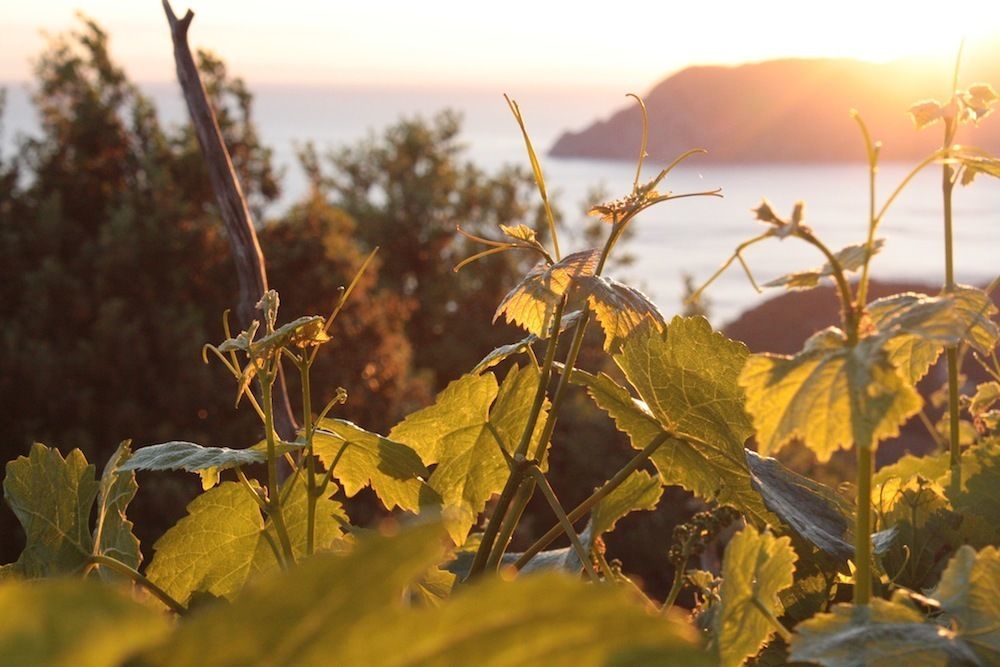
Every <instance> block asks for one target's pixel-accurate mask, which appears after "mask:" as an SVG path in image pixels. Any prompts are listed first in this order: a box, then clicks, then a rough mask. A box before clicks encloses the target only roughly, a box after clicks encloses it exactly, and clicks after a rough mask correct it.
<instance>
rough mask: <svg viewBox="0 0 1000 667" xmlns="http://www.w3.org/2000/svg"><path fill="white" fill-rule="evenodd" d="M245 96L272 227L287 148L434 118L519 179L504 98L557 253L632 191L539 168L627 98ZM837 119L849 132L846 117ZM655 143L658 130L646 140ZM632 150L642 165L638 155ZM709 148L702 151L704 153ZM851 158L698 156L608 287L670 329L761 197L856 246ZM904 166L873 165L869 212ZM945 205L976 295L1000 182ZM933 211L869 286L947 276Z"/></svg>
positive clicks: (898, 205) (738, 278)
mask: <svg viewBox="0 0 1000 667" xmlns="http://www.w3.org/2000/svg"><path fill="white" fill-rule="evenodd" d="M0 86H3V87H4V88H6V89H7V108H6V111H5V114H4V116H3V133H2V136H0V147H2V149H3V150H4V151H5V152H7V153H9V151H11V150H12V148H13V147H14V146H16V144H17V142H18V141H19V140H20V138H21V137H24V136H26V135H30V134H33V133H37V131H38V123H37V118H36V117H35V115H34V111H33V108H32V105H31V101H30V99H31V98H30V95H31V92H30V88H29V87H28V86H27V84H24V83H8V84H0ZM142 88H143V90H144V91H145V92H146V93H147V94H148V95H149V96H150V97H152V99H153V100H154V102H155V104H156V106H157V109H158V111H159V113H160V116H161V119H162V120H163V121H164V122H165V123H167V124H177V123H181V122H183V121H184V119H185V118H186V116H185V113H186V110H185V108H184V106H183V101H182V99H181V97H180V93H179V90H178V88H177V86H176V85H175V84H173V83H157V84H148V85H144V86H142ZM252 90H253V92H254V95H255V106H254V114H255V118H256V122H257V124H258V127H259V130H260V133H261V136H262V138H263V140H264V142H265V143H267V144H268V145H270V146H271V147H272V148H273V149H274V156H275V160H276V162H277V163H278V164H279V165H280V166H281V167H282V169H283V170H284V178H283V183H284V192H283V195H282V198H281V199H280V200H279V201H278V202H277V203H276V204H275V205H273V207H272V208H271V209H270V210H269V211H268V212H267V213H268V215H271V216H277V215H280V213H281V211H282V210H283V209H285V208H287V207H288V206H290V205H291V204H292V203H293V202H294V201H296V200H297V199H298V198H299V197H301V196H302V195H303V194H304V192H305V188H306V181H305V177H304V174H303V173H302V171H301V169H299V168H298V166H297V164H296V160H295V151H296V147H297V146H300V145H302V144H303V143H304V142H306V141H312V142H314V143H315V144H316V145H317V147H319V148H320V149H321V150H323V149H327V148H331V149H332V148H338V147H342V146H348V145H353V144H356V143H357V142H359V141H362V140H364V139H365V138H366V137H369V136H371V135H372V134H375V135H377V134H378V133H380V132H381V131H382V130H383V129H384V128H386V127H388V126H389V125H391V124H392V123H393V122H395V121H397V120H399V119H400V118H403V117H408V118H412V117H416V116H422V117H424V118H429V117H431V116H433V115H434V114H435V113H437V112H438V111H441V110H444V109H453V110H456V111H458V112H459V113H461V114H462V117H463V126H462V127H463V132H462V142H463V144H464V145H465V150H466V158H467V159H468V160H470V161H472V162H474V163H476V164H477V165H479V166H480V167H482V168H484V169H486V170H488V171H492V170H497V169H499V168H500V167H501V166H503V165H505V164H518V165H522V166H524V167H525V168H526V169H527V168H529V163H528V158H527V154H526V152H525V148H524V142H523V139H522V137H521V134H520V130H519V129H518V126H517V124H516V122H515V121H514V118H513V117H512V115H511V113H510V111H509V109H508V107H507V104H506V102H505V101H504V98H503V93H505V92H506V93H509V94H510V95H511V97H513V98H514V99H515V100H517V102H518V104H519V105H520V108H521V112H522V114H523V116H524V119H525V122H526V125H527V128H528V130H529V132H530V134H531V137H532V140H533V142H534V145H535V147H536V150H537V151H538V153H539V157H540V160H541V165H542V169H543V172H544V175H545V181H546V184H547V186H548V189H549V191H550V193H552V199H553V200H554V201H555V202H556V204H557V205H558V206H559V207H560V208H561V209H562V211H563V213H564V218H565V221H566V228H565V230H564V232H563V234H564V235H565V238H564V240H563V247H564V252H565V250H569V249H572V248H576V249H582V247H580V246H579V244H580V243H581V241H580V234H579V231H580V230H581V229H582V226H583V224H584V221H585V215H584V210H585V207H586V205H587V203H588V202H587V197H588V195H589V193H591V192H592V191H593V189H594V188H600V190H601V191H603V192H605V193H607V195H608V196H609V197H610V198H617V197H618V196H622V195H625V194H627V193H628V192H629V191H630V190H631V187H632V183H633V179H634V178H635V164H634V163H627V162H617V161H609V160H593V159H565V158H559V159H557V158H553V157H550V156H548V155H547V152H548V149H549V148H550V147H551V146H552V144H553V143H554V142H555V140H556V138H557V137H558V136H559V134H560V133H561V132H563V131H565V130H579V129H582V128H584V127H586V126H588V125H589V124H590V123H591V122H593V121H595V120H598V119H601V118H607V117H608V116H609V115H610V114H611V113H613V112H614V111H615V110H617V109H620V108H622V107H624V106H625V105H626V104H628V103H629V101H628V100H627V99H626V98H625V96H624V93H625V91H615V90H610V89H607V88H601V89H587V90H578V89H558V88H544V89H543V88H529V89H526V90H519V89H517V88H516V87H515V88H511V89H508V90H502V89H497V88H487V87H482V88H462V89H454V88H448V87H445V86H440V87H425V86H420V87H417V86H414V87H405V86H404V87H398V86H397V87H393V88H379V87H365V86H352V87H345V86H336V85H332V86H320V85H314V86H291V85H263V86H252ZM844 118H845V121H844V122H850V120H849V118H848V116H847V113H846V110H845V114H844ZM991 120H994V119H991ZM804 122H807V121H804ZM656 131H657V130H656V127H655V125H654V126H653V127H652V128H651V132H656ZM876 132H877V130H876ZM635 148H636V153H637V154H638V149H639V147H638V146H636V147H635ZM692 148H694V147H692ZM705 148H707V149H709V151H710V150H711V146H707V147H705ZM858 154H859V161H858V163H856V164H821V163H817V164H780V163H777V164H776V163H761V164H738V165H734V164H719V163H713V162H712V161H711V160H710V159H706V158H703V157H699V156H696V157H693V158H691V159H689V160H688V161H686V162H685V163H684V164H682V165H681V166H680V167H678V168H677V169H675V170H674V171H673V172H672V173H671V174H670V176H669V177H668V179H667V180H666V181H665V183H664V184H663V185H662V186H661V190H669V191H671V192H673V193H675V194H682V193H689V192H701V191H708V190H715V189H721V194H722V197H721V198H717V197H696V198H689V199H679V200H677V201H671V202H666V203H664V204H660V205H658V206H657V207H655V208H653V209H650V210H649V211H647V212H646V213H644V214H642V215H641V216H640V217H639V218H637V219H636V220H635V221H634V223H633V227H634V234H633V236H632V237H631V238H630V240H629V241H628V243H626V244H624V245H623V246H621V248H620V249H621V251H622V252H623V253H625V254H628V255H631V256H632V257H633V258H634V261H633V262H632V263H630V264H628V265H623V266H618V267H616V268H615V272H614V273H615V275H614V277H616V278H618V279H620V280H623V281H625V282H628V283H629V284H632V285H634V286H636V287H638V288H640V289H642V290H643V291H644V292H646V293H647V294H648V295H649V296H650V297H651V298H652V299H653V300H654V301H655V302H656V303H657V304H658V305H659V307H660V309H661V310H662V311H663V313H664V314H665V315H667V316H668V317H669V316H670V315H671V314H672V313H676V312H679V311H680V310H681V308H682V297H683V294H684V276H685V275H689V276H691V280H692V281H693V282H694V283H695V284H699V283H700V282H703V281H705V280H706V279H708V278H709V277H710V276H711V275H712V274H713V273H714V272H715V271H716V269H717V268H718V267H719V266H720V265H721V264H722V263H723V262H724V261H725V260H726V259H727V258H728V257H729V256H730V255H731V253H732V252H733V250H734V249H735V248H736V247H737V245H738V244H739V243H740V242H741V241H743V240H745V239H748V238H750V237H751V236H754V235H756V234H758V233H760V232H761V231H762V230H763V227H762V225H761V223H759V222H756V221H755V220H754V215H753V213H752V212H751V209H753V208H754V207H756V206H757V205H758V204H759V203H760V201H761V199H762V198H767V199H768V200H769V201H770V202H771V203H772V205H773V207H774V209H775V211H776V212H777V213H778V214H779V215H789V214H790V213H791V211H792V208H793V206H794V204H795V202H797V201H803V202H805V223H806V224H808V225H809V226H810V227H812V228H813V230H814V231H815V232H816V234H817V235H818V236H819V237H820V238H821V239H823V240H824V241H825V242H826V243H827V245H829V246H830V247H831V248H835V249H836V248H840V247H842V246H845V245H849V244H853V243H861V242H863V241H864V240H865V238H866V235H867V220H868V206H869V203H868V174H867V167H866V165H865V164H864V162H863V154H862V146H861V142H860V139H859V142H858ZM658 167H659V165H655V164H651V163H647V164H646V165H645V168H644V172H643V179H648V178H651V177H652V176H654V175H655V174H656V173H657V171H658ZM911 167H912V165H910V164H896V163H889V164H883V165H881V166H880V169H879V173H878V181H877V190H878V194H877V198H878V202H879V206H881V204H882V202H884V200H885V198H886V197H887V196H888V195H889V194H890V193H891V192H892V191H893V189H894V188H895V187H896V185H897V184H898V183H899V182H900V181H901V180H902V179H903V178H904V177H905V176H906V174H907V173H908V172H909V170H910V168H911ZM954 201H955V205H954V219H955V231H954V239H955V261H956V262H955V263H956V267H957V277H958V279H959V280H960V281H963V282H966V283H969V284H982V283H985V282H987V281H989V280H991V279H992V278H993V277H995V276H996V275H997V273H998V272H1000V261H998V260H1000V253H998V250H1000V234H998V232H1000V181H997V180H995V179H989V178H986V177H980V178H979V179H978V180H977V181H976V182H975V183H973V184H972V185H971V186H969V187H967V188H961V187H960V188H957V189H956V191H955V198H954ZM941 211H942V204H941V190H940V168H939V167H936V166H935V167H932V168H929V169H927V170H925V171H924V172H922V173H921V174H919V175H918V176H917V177H916V178H914V180H913V181H912V182H911V183H910V185H909V187H908V188H907V189H906V190H905V191H904V192H903V194H901V195H900V196H899V197H898V198H897V199H896V201H895V202H894V204H893V205H892V207H891V208H890V209H889V211H888V213H887V215H886V216H885V218H884V220H883V222H882V224H881V226H880V228H879V230H878V236H880V237H885V238H886V244H885V247H884V249H883V251H882V252H881V253H880V254H879V256H878V257H876V258H875V260H874V262H873V265H872V274H873V277H874V278H876V279H882V280H906V281H918V282H922V283H926V284H929V285H937V284H940V283H941V282H942V280H943V273H944V258H943V257H944V256H943V229H942V213H941ZM455 222H456V223H461V222H462V221H461V220H456V221H455ZM574 244H575V245H574ZM744 258H745V260H746V263H747V265H748V267H749V268H750V270H751V271H752V273H753V275H754V277H755V278H756V279H757V281H758V282H759V283H764V282H767V281H768V280H771V279H773V278H775V277H778V276H781V275H782V274H785V273H788V272H792V271H797V270H804V269H809V268H814V267H818V266H820V265H821V264H823V257H822V256H821V255H819V253H818V252H817V251H816V250H815V249H813V248H811V247H809V246H806V245H805V244H803V243H801V242H796V241H795V240H784V241H780V240H777V239H769V240H767V241H766V242H764V243H760V244H757V245H755V246H754V247H752V248H750V249H748V250H747V251H746V252H745V253H744ZM469 270H475V269H474V268H472V269H469ZM779 293H780V288H777V289H773V288H772V289H766V290H765V291H764V292H763V293H758V292H757V291H755V289H754V288H753V286H752V285H751V283H750V282H749V280H748V279H747V277H746V274H745V273H744V272H743V270H742V269H741V268H740V266H739V264H738V263H734V264H733V265H732V266H731V267H730V268H729V270H728V271H727V272H725V273H724V274H723V275H722V276H721V277H719V278H718V280H716V281H715V282H714V283H713V284H712V286H711V287H710V288H709V289H708V290H707V292H706V293H705V297H706V302H707V304H708V307H709V309H710V313H711V316H712V320H713V321H714V322H715V323H716V324H722V323H725V322H727V321H730V320H732V319H734V318H736V317H738V316H739V314H740V313H742V312H743V311H745V310H747V309H749V308H752V307H754V306H755V305H757V304H759V303H761V302H762V301H763V300H765V299H769V298H773V297H774V296H777V295H778V294H779Z"/></svg>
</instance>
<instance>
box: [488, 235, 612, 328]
mask: <svg viewBox="0 0 1000 667" xmlns="http://www.w3.org/2000/svg"><path fill="white" fill-rule="evenodd" d="M600 254H601V253H600V250H597V249H596V248H594V249H591V250H583V251H581V252H575V253H573V254H572V255H566V257H564V258H563V259H562V260H561V261H559V262H556V263H555V264H552V265H551V266H549V265H548V264H546V263H545V262H544V261H542V262H539V263H538V264H536V265H535V266H534V268H532V269H531V270H530V271H529V272H528V274H527V275H526V276H525V277H524V278H523V279H522V280H521V282H519V283H518V284H517V285H516V286H515V287H514V289H512V290H511V291H510V292H508V293H507V296H505V297H504V298H503V301H501V302H500V305H499V307H497V311H496V314H495V315H494V316H493V321H494V322H495V321H496V320H497V319H499V317H500V316H501V315H504V317H505V318H506V320H507V322H508V323H510V324H514V325H516V326H519V327H521V328H522V329H524V330H526V331H527V332H528V333H533V334H535V335H536V336H538V337H539V338H547V337H548V335H549V329H551V327H552V317H553V315H554V314H555V309H556V306H558V305H559V302H560V301H562V298H563V296H564V295H565V294H566V293H567V292H568V291H569V290H570V288H572V287H573V286H574V285H575V284H576V283H577V282H578V281H579V280H581V279H582V278H585V277H588V276H592V275H594V273H595V271H596V270H597V263H598V260H599V258H600Z"/></svg>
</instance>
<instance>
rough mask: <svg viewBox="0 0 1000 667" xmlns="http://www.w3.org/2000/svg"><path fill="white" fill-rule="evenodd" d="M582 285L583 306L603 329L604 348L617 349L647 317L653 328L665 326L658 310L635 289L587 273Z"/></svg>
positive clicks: (609, 350)
mask: <svg viewBox="0 0 1000 667" xmlns="http://www.w3.org/2000/svg"><path fill="white" fill-rule="evenodd" d="M582 284H583V286H584V289H585V290H586V291H587V305H588V306H589V307H590V310H591V311H593V313H594V314H595V315H596V316H597V320H598V322H600V323H601V328H602V329H604V349H605V350H606V351H608V352H613V351H618V350H619V349H621V346H622V343H624V342H625V339H626V338H627V337H628V336H629V335H630V334H631V333H632V332H633V331H635V330H636V329H637V328H638V327H639V325H640V324H642V323H643V322H645V321H647V320H649V321H650V322H652V323H653V326H654V327H655V328H656V330H657V331H663V329H664V327H666V322H665V321H664V320H663V315H661V314H660V310H659V309H658V308H657V307H656V305H655V304H654V303H653V302H652V301H650V300H649V297H647V296H646V295H645V294H643V293H642V292H640V291H639V290H637V289H635V288H633V287H629V286H628V285H625V284H623V283H620V282H618V281H617V280H615V279H613V278H606V277H604V276H590V277H589V278H587V279H586V280H584V281H582Z"/></svg>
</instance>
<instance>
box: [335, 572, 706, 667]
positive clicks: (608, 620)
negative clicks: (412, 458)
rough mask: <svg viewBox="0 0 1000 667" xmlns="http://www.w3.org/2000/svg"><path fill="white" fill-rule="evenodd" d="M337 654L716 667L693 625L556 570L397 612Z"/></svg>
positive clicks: (501, 664) (424, 661)
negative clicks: (431, 606) (433, 605)
mask: <svg viewBox="0 0 1000 667" xmlns="http://www.w3.org/2000/svg"><path fill="white" fill-rule="evenodd" d="M498 628H502V630H503V631H502V632H500V631H498ZM376 635H377V636H378V637H380V638H381V640H380V641H379V642H372V641H371V637H372V636H376ZM338 648H339V650H340V651H341V652H340V653H339V658H340V660H341V662H342V663H343V664H359V665H360V664H371V665H387V666H389V665H391V666H393V667H410V666H412V667H417V666H418V665H477V667H506V666H508V665H546V666H547V667H548V666H550V665H551V666H553V667H577V666H579V665H625V664H630V665H641V664H645V665H660V664H676V665H685V666H691V667H702V666H704V667H708V665H710V664H711V660H710V657H709V656H707V655H705V652H704V651H703V650H702V649H701V648H700V646H699V645H698V641H697V637H696V635H695V633H694V631H693V628H692V627H691V626H689V625H687V624H685V623H683V622H681V621H680V620H679V619H676V618H674V617H666V618H664V617H662V616H661V617H657V616H655V615H652V614H650V613H648V611H647V610H646V609H645V608H644V607H643V606H642V605H640V604H638V603H636V602H635V601H634V600H632V599H629V597H628V596H627V595H626V594H625V592H624V591H622V590H620V589H618V588H617V587H612V586H591V585H587V584H585V583H583V582H581V581H579V580H574V579H572V578H570V577H569V576H567V575H565V574H557V573H545V574H536V575H532V576H527V577H519V578H518V579H517V580H515V581H513V582H505V581H502V580H500V579H497V578H493V579H490V580H487V581H484V582H482V583H481V584H477V585H475V586H470V587H467V588H463V589H462V590H461V591H459V592H458V593H456V594H455V595H454V596H453V597H452V598H451V599H449V600H448V601H447V602H445V603H444V604H442V605H441V606H440V607H438V608H436V609H399V608H397V609H392V610H390V611H389V612H388V613H387V614H386V615H385V616H381V617H378V618H369V619H366V621H365V622H364V623H363V624H362V625H361V627H360V628H359V629H358V631H357V632H354V633H352V635H351V636H350V637H349V638H348V640H347V641H344V642H342V643H339V644H338Z"/></svg>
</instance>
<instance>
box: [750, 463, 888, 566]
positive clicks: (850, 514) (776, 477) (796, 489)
mask: <svg viewBox="0 0 1000 667" xmlns="http://www.w3.org/2000/svg"><path fill="white" fill-rule="evenodd" d="M747 463H748V464H749V467H750V476H751V482H752V484H753V487H754V489H756V490H757V491H758V492H759V493H760V495H761V497H762V498H763V499H764V504H765V505H766V506H767V508H768V509H769V510H771V511H772V512H774V513H775V514H777V515H778V516H779V517H781V520H782V521H784V522H785V524H787V525H788V526H789V527H790V528H791V529H792V530H794V531H795V533H796V534H798V535H799V536H800V537H801V538H802V539H804V540H806V541H807V542H809V543H810V544H812V545H813V546H815V547H817V548H819V549H820V550H822V551H823V552H824V553H826V554H828V555H829V556H832V557H833V558H835V559H837V560H840V561H847V560H854V523H855V519H854V515H855V508H854V504H853V503H851V502H850V501H848V500H847V499H846V498H844V497H843V496H841V495H840V494H838V493H837V492H836V491H834V490H833V489H831V488H829V487H827V486H824V485H823V484H820V483H819V482H815V481H813V480H811V479H809V478H808V477H803V476H802V475H799V474H797V473H795V472H793V471H791V470H789V469H788V468H786V467H785V466H783V465H781V463H779V462H778V461H777V460H775V459H772V458H765V457H762V456H760V455H758V454H757V453H756V452H751V451H747ZM894 537H895V531H894V530H893V529H889V530H887V531H882V532H880V533H875V534H874V535H872V542H873V547H874V549H873V551H874V554H875V555H881V554H882V553H884V552H885V550H886V549H888V548H889V546H890V544H891V542H892V539H893V538H894Z"/></svg>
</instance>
